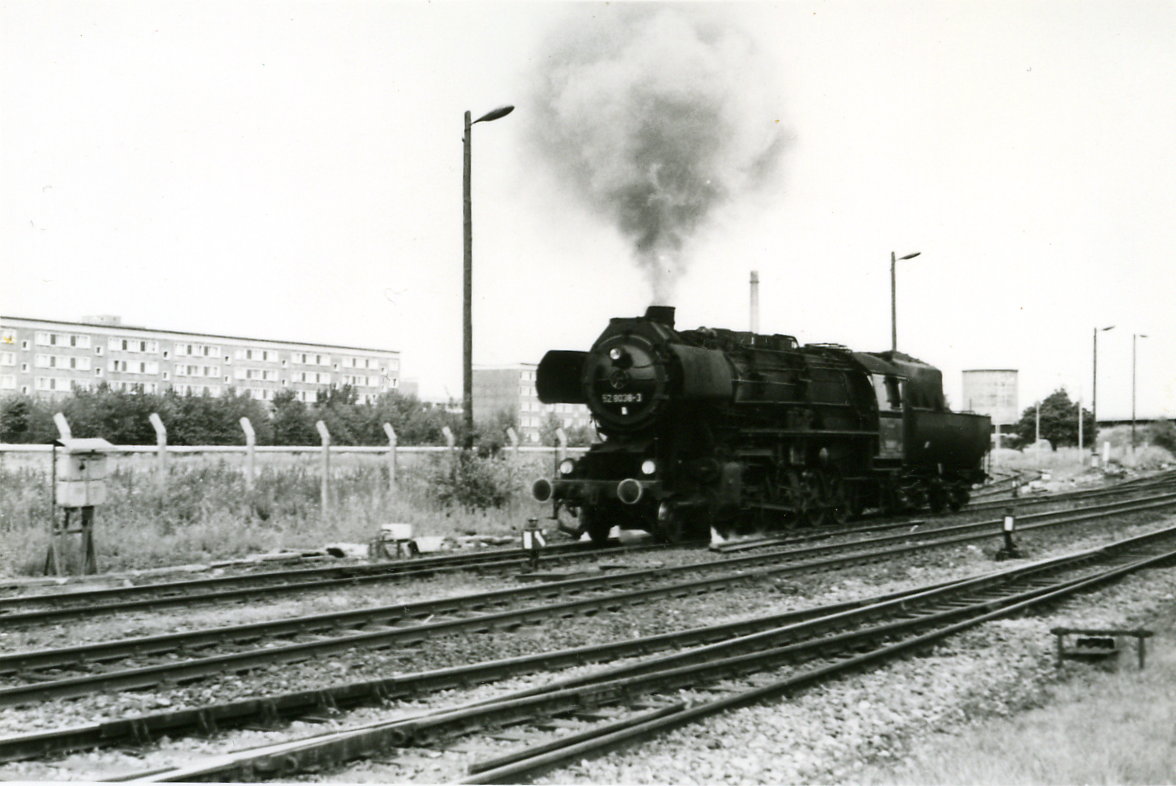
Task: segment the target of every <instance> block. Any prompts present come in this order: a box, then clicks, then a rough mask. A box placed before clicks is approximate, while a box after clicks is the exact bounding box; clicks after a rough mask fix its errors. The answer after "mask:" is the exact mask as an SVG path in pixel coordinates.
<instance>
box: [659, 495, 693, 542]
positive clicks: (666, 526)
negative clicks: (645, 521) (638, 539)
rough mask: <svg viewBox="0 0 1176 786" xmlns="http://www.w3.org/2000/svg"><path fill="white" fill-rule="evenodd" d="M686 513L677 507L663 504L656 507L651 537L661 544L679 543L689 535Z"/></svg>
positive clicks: (666, 503)
mask: <svg viewBox="0 0 1176 786" xmlns="http://www.w3.org/2000/svg"><path fill="white" fill-rule="evenodd" d="M687 516H688V513H687V511H685V510H684V509H682V508H681V507H680V506H679V505H675V504H674V503H672V502H663V503H661V504H660V505H658V507H657V522H656V523H655V524H654V527H653V537H654V538H656V539H657V540H659V541H661V542H662V543H681V542H682V541H684V540H686V539H687V538H688V537H689V536H690V535H689V525H688V521H687Z"/></svg>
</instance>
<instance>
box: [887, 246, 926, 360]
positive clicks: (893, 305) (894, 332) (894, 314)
mask: <svg viewBox="0 0 1176 786" xmlns="http://www.w3.org/2000/svg"><path fill="white" fill-rule="evenodd" d="M920 253H922V252H920V251H916V252H914V253H913V254H907V255H906V256H905V257H898V259H914V258H915V257H917V256H918V255H919V254H920ZM895 261H896V260H895V258H894V252H893V251H891V252H890V349H891V351H897V350H898V298H897V296H896V294H895V289H896V287H895V278H894V263H895Z"/></svg>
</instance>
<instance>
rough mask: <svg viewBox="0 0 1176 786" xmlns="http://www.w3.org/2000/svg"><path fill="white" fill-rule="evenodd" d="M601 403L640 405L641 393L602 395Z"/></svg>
mask: <svg viewBox="0 0 1176 786" xmlns="http://www.w3.org/2000/svg"><path fill="white" fill-rule="evenodd" d="M600 401H601V403H603V404H640V403H641V394H640V393H601V394H600Z"/></svg>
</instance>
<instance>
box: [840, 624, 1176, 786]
mask: <svg viewBox="0 0 1176 786" xmlns="http://www.w3.org/2000/svg"><path fill="white" fill-rule="evenodd" d="M1173 610H1176V609H1173ZM1166 622H1167V624H1166V625H1165V630H1163V631H1160V632H1158V635H1157V636H1156V638H1155V639H1153V640H1152V641H1151V643H1150V645H1149V647H1148V660H1147V668H1146V669H1144V670H1143V671H1139V670H1138V669H1137V668H1136V666H1135V664H1134V652H1131V653H1130V654H1124V655H1123V661H1124V665H1123V666H1122V668H1121V670H1120V671H1118V672H1114V673H1106V672H1103V671H1100V670H1097V669H1095V668H1091V667H1087V668H1085V669H1084V670H1083V673H1082V674H1080V675H1078V676H1075V677H1074V678H1073V679H1072V680H1070V681H1068V682H1067V683H1065V684H1063V685H1062V686H1060V687H1058V688H1057V689H1056V691H1055V693H1054V696H1053V699H1052V701H1050V703H1049V704H1048V705H1047V706H1045V707H1042V708H1040V709H1036V710H1032V711H1030V712H1027V713H1025V714H1023V715H1019V716H1016V717H1013V718H1009V719H997V720H992V721H987V722H983V723H978V724H975V725H973V726H970V727H968V728H967V729H966V730H965V731H964V732H963V733H962V734H961V735H958V736H954V737H951V738H948V739H945V740H943V741H941V742H939V743H937V744H934V745H932V746H930V747H929V748H928V749H926V750H924V751H922V752H920V754H919V756H918V758H917V760H916V761H912V762H909V763H907V764H906V765H905V766H903V767H901V768H900V769H896V770H890V771H887V770H881V771H877V772H874V773H872V777H869V778H865V779H863V782H871V783H874V782H880V783H892V784H941V783H952V784H993V786H996V785H997V784H1000V785H1001V786H1008V785H1013V786H1015V785H1017V784H1026V785H1029V784H1034V785H1036V784H1074V783H1092V784H1159V783H1172V782H1173V779H1174V778H1176V736H1173V733H1172V728H1173V717H1172V707H1173V706H1176V626H1173V624H1172V621H1171V617H1168V619H1167V620H1166ZM1149 627H1154V626H1149ZM1129 647H1133V645H1129ZM1067 668H1082V667H1075V666H1068V667H1067Z"/></svg>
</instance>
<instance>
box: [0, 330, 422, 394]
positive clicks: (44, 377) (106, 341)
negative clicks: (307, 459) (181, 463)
mask: <svg viewBox="0 0 1176 786" xmlns="http://www.w3.org/2000/svg"><path fill="white" fill-rule="evenodd" d="M102 382H106V383H107V384H109V385H110V387H111V388H112V389H114V390H126V391H137V392H142V393H160V392H163V391H165V390H175V391H176V392H178V393H181V394H183V393H193V394H197V395H210V396H219V395H221V394H223V393H224V392H225V391H226V390H228V389H229V388H230V387H231V388H234V389H236V390H237V391H245V392H247V393H248V394H249V395H250V396H252V397H254V398H257V399H260V400H262V401H270V400H272V399H273V397H274V395H275V394H276V393H278V392H279V391H281V390H286V389H289V390H293V391H294V393H295V395H296V396H297V398H298V399H299V400H301V401H307V402H309V401H314V399H315V395H316V393H317V392H318V391H319V390H320V389H322V388H329V387H331V386H337V387H341V386H343V385H351V386H352V387H353V388H355V390H356V391H357V392H358V394H359V400H360V401H371V400H373V399H375V398H376V397H377V396H379V395H380V394H381V393H385V392H387V391H390V390H396V389H397V388H398V387H399V384H400V353H399V352H396V351H393V350H388V349H373V348H370V347H349V346H339V345H334V344H308V343H304V342H299V341H278V340H272V339H263V338H245V337H242V336H224V335H218V334H214V333H186V332H181V331H177V330H161V329H156V328H146V327H138V326H133V325H124V324H122V320H121V319H120V318H118V317H115V316H95V317H83V318H82V320H81V321H79V322H61V321H57V320H49V319H30V318H25V317H11V316H0V395H3V394H5V393H27V394H30V395H34V396H38V397H42V398H52V397H57V396H65V395H68V394H69V393H71V392H72V391H73V390H76V389H90V388H94V387H96V386H97V385H98V384H100V383H102Z"/></svg>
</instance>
